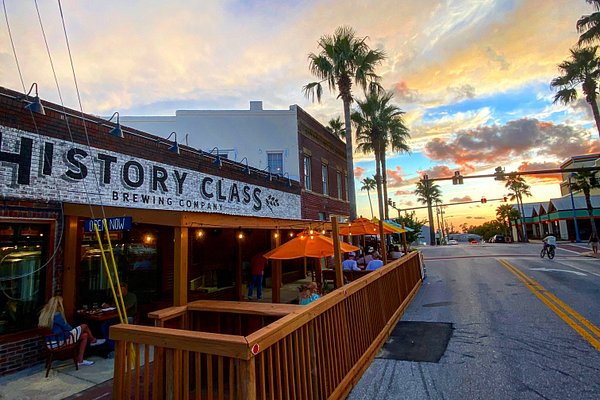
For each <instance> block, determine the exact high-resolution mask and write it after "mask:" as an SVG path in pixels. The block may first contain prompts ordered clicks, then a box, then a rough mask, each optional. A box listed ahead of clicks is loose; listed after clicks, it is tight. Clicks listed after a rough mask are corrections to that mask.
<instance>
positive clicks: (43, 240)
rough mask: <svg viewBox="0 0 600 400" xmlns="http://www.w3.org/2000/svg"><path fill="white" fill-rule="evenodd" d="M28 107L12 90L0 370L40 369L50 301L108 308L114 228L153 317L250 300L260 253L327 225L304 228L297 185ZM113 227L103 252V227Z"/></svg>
mask: <svg viewBox="0 0 600 400" xmlns="http://www.w3.org/2000/svg"><path fill="white" fill-rule="evenodd" d="M25 104H26V103H25V102H24V101H23V100H21V99H20V94H19V93H17V92H13V91H9V90H7V89H3V88H0V196H1V199H2V205H1V206H0V289H1V292H2V293H1V294H0V307H1V308H0V355H1V356H0V374H5V373H8V372H11V371H15V370H18V369H22V368H24V367H27V366H29V365H31V364H32V363H34V362H36V361H39V360H40V357H41V355H42V347H41V344H39V335H40V333H39V331H38V330H37V329H36V326H37V314H38V312H39V310H40V308H41V307H42V306H43V305H44V304H45V302H46V301H47V300H48V299H49V298H50V297H51V296H53V295H57V294H60V295H62V296H63V298H64V301H65V309H66V313H67V319H70V320H71V321H73V320H74V319H75V310H76V309H78V308H80V307H83V306H88V307H93V305H94V303H99V302H102V301H103V300H104V299H106V298H107V295H108V294H109V293H110V291H109V282H108V278H107V273H106V271H105V269H104V266H103V263H102V254H103V252H104V253H105V254H110V251H108V250H107V249H108V247H107V246H108V244H107V241H106V239H105V236H104V230H105V229H106V230H108V232H109V235H110V241H111V244H112V253H113V255H114V257H115V261H116V264H117V266H118V267H117V269H118V274H119V278H120V279H121V280H122V281H125V282H127V283H128V285H129V289H130V291H132V292H134V293H135V294H136V296H137V297H138V303H139V305H140V314H142V316H143V315H144V314H145V313H146V312H147V311H151V310H152V309H158V308H161V307H163V306H165V305H170V304H184V303H186V302H187V301H188V300H193V299H197V298H220V299H236V300H237V299H241V297H242V290H243V284H244V280H245V271H244V268H246V267H247V264H248V261H249V259H250V258H251V256H252V255H254V254H255V253H256V252H260V251H266V250H269V249H270V248H272V247H273V246H275V245H276V244H277V243H279V242H280V241H281V238H282V237H287V235H288V234H290V233H291V234H293V233H294V232H297V231H299V230H302V229H303V228H305V227H307V226H309V225H311V224H312V226H315V222H314V221H303V220H301V219H300V218H301V206H300V192H301V188H300V186H299V184H298V182H294V181H290V180H289V179H281V178H279V179H277V178H273V177H272V176H271V175H270V174H265V173H264V172H262V171H259V170H256V169H253V168H248V167H247V165H245V164H238V163H233V162H229V161H227V160H224V161H220V162H217V160H216V158H215V156H214V155H210V154H207V153H203V152H202V151H197V150H194V149H191V148H187V147H183V146H182V147H181V149H180V151H179V152H172V151H170V148H172V147H173V143H171V142H169V141H167V140H165V139H162V138H158V137H155V136H151V135H148V134H146V133H144V132H140V131H136V130H129V129H126V130H125V133H124V137H122V138H121V137H117V136H113V135H111V134H109V131H110V129H111V128H113V127H114V125H112V124H108V123H106V122H105V121H103V120H101V119H98V118H96V117H93V116H85V118H83V119H82V118H81V117H80V116H79V115H78V113H77V112H75V111H73V110H67V111H66V113H64V112H63V111H62V109H61V107H59V106H56V105H53V104H50V103H44V106H45V108H46V114H45V115H39V114H33V113H31V112H29V111H28V110H26V109H24V108H23V106H24V105H25ZM67 122H68V123H67ZM103 218H107V219H108V225H109V226H106V227H103V229H102V231H103V232H102V237H103V241H102V243H99V242H98V240H97V237H96V236H95V233H94V232H93V231H92V229H91V227H93V223H94V222H93V221H98V220H101V219H103ZM279 278H280V277H279Z"/></svg>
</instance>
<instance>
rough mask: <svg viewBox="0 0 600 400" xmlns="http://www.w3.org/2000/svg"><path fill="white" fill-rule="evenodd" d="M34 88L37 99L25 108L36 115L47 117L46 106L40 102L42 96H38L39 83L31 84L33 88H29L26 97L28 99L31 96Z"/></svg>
mask: <svg viewBox="0 0 600 400" xmlns="http://www.w3.org/2000/svg"><path fill="white" fill-rule="evenodd" d="M34 87H35V97H34V98H33V101H32V102H31V103H28V104H27V105H26V106H25V108H26V109H28V110H29V111H31V112H34V113H36V114H42V115H46V111H45V110H44V106H43V105H42V102H41V101H40V96H39V95H38V85H37V82H33V83H32V84H31V87H30V88H29V92H27V94H26V95H25V97H27V96H29V95H30V94H31V91H32V90H33V88H34Z"/></svg>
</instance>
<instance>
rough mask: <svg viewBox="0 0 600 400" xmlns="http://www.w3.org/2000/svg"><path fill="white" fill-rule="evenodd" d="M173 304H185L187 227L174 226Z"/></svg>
mask: <svg viewBox="0 0 600 400" xmlns="http://www.w3.org/2000/svg"><path fill="white" fill-rule="evenodd" d="M173 268H174V269H175V270H174V274H173V275H174V276H173V305H174V306H184V305H186V304H187V294H188V228H187V227H179V226H177V227H175V262H174V264H173Z"/></svg>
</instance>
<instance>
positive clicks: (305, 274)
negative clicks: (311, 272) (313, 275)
mask: <svg viewBox="0 0 600 400" xmlns="http://www.w3.org/2000/svg"><path fill="white" fill-rule="evenodd" d="M302 258H303V259H304V277H305V278H306V276H307V275H308V273H307V270H306V257H302Z"/></svg>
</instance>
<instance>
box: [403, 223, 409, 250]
mask: <svg viewBox="0 0 600 400" xmlns="http://www.w3.org/2000/svg"><path fill="white" fill-rule="evenodd" d="M402 229H405V227H404V222H403V223H402ZM402 247H404V255H407V254H408V244H407V243H406V232H402Z"/></svg>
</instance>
